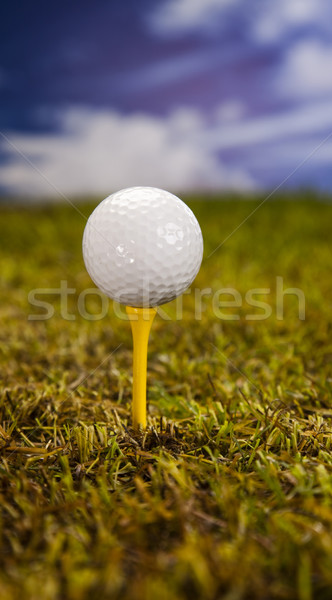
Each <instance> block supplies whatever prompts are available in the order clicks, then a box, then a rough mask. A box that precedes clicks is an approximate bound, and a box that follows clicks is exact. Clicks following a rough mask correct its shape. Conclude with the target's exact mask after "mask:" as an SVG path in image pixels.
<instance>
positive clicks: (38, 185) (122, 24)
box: [0, 0, 332, 197]
mask: <svg viewBox="0 0 332 600" xmlns="http://www.w3.org/2000/svg"><path fill="white" fill-rule="evenodd" d="M0 23H1V26H0V28H1V31H0V132H1V135H0V191H1V192H2V193H9V194H12V195H15V194H17V195H20V196H27V197H35V196H38V197H39V196H44V197H47V196H55V197H56V196H59V197H61V195H69V196H71V195H72V196H76V195H80V194H85V195H89V194H96V195H99V194H108V193H110V192H111V191H114V190H116V189H120V188H122V187H126V186H130V185H155V186H158V187H164V188H167V189H169V190H170V191H174V192H187V191H196V190H197V191H198V190H199V191H201V190H207V191H211V190H219V189H221V190H236V191H252V190H271V189H273V188H275V187H276V186H279V185H280V184H282V186H283V187H289V188H298V187H301V188H304V187H314V188H317V189H319V190H322V191H332V169H331V164H332V135H331V137H330V138H329V139H326V138H328V136H329V134H330V133H331V132H332V3H331V2H330V1H329V0H251V2H249V1H248V0H139V2H138V1H137V0H136V1H135V0H126V2H124V1H123V0H122V1H120V0H109V1H106V0H95V1H94V2H91V0H89V1H87V0H80V2H67V1H65V0H58V1H57V3H46V2H45V1H44V0H43V1H41V0H34V2H33V3H24V2H22V1H21V2H18V1H15V0H13V1H12V2H10V3H9V2H5V3H3V4H2V6H1V8H0ZM324 140H325V141H324ZM282 182H284V183H282Z"/></svg>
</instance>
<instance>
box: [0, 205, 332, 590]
mask: <svg viewBox="0 0 332 600" xmlns="http://www.w3.org/2000/svg"><path fill="white" fill-rule="evenodd" d="M191 206H192V208H193V210H194V212H195V213H196V215H197V217H198V219H199V221H200V223H201V226H202V230H203V235H204V241H205V260H204V262H203V265H202V269H201V271H200V273H199V275H198V277H197V279H196V282H195V286H192V293H191V294H189V295H185V296H184V297H183V307H182V319H176V318H175V317H176V303H175V302H173V303H171V304H169V305H167V306H165V307H163V311H164V310H165V311H166V314H167V315H168V316H169V320H165V318H162V317H161V316H159V317H158V316H157V317H156V319H155V322H154V325H153V330H152V335H151V339H150V346H149V350H150V354H149V392H148V396H149V397H148V409H149V410H148V414H149V417H148V418H149V428H148V430H147V431H146V433H141V434H136V433H135V432H133V431H132V429H131V424H130V401H131V359H132V355H131V333H130V327H129V323H128V322H126V321H125V320H122V319H120V318H117V317H116V316H115V315H114V311H113V308H112V305H111V304H110V307H109V311H108V315H107V316H105V318H103V319H99V320H98V319H97V320H94V321H93V320H87V319H85V318H83V317H82V316H81V315H80V314H79V310H78V306H79V302H80V301H79V296H80V294H81V292H82V291H83V290H85V289H86V288H88V287H91V285H92V284H91V281H90V279H89V277H88V275H87V273H86V271H85V269H84V265H83V262H82V256H81V248H80V245H81V236H82V232H83V228H84V223H85V221H84V219H83V218H82V216H81V215H80V214H79V213H77V212H75V211H74V210H73V209H72V208H71V207H68V206H51V207H46V208H45V207H44V208H42V207H40V208H38V207H35V208H33V209H30V210H29V209H25V208H19V207H16V208H10V207H3V208H2V209H1V221H0V223H1V225H0V239H1V244H2V248H3V260H2V266H1V272H0V275H1V280H2V287H1V306H0V316H1V321H2V326H1V333H0V339H1V379H2V382H1V403H0V410H1V420H0V423H1V429H0V447H1V464H0V485H1V488H0V489H1V493H0V502H1V512H2V516H1V521H0V553H1V557H2V568H1V572H0V597H1V600H14V599H16V598H18V597H21V598H24V600H40V599H42V600H67V599H68V600H83V599H85V598H87V599H95V598H96V599H103V600H104V599H105V600H106V599H108V598H112V599H113V598H114V599H118V598H119V599H121V600H141V599H144V600H171V599H172V600H185V599H187V598H188V599H189V598H195V599H198V600H199V599H202V600H203V599H204V600H219V599H222V598H223V599H225V600H255V599H260V600H273V599H298V600H316V599H330V598H331V595H332V453H331V443H332V423H331V417H332V405H331V390H332V368H331V362H332V341H331V337H332V336H331V333H332V321H331V308H332V307H331V298H332V295H331V292H332V289H331V288H332V281H331V220H332V205H331V204H324V203H320V202H318V201H315V199H314V198H310V197H303V198H302V199H301V201H300V200H299V199H297V200H296V201H294V202H291V201H288V202H287V201H286V200H284V199H280V200H279V201H278V202H269V203H266V204H265V205H264V206H262V207H261V208H259V210H257V212H256V213H255V214H254V215H252V217H251V218H250V219H248V220H247V221H246V222H245V223H244V224H243V225H242V226H241V227H240V228H239V229H238V230H237V231H236V232H235V233H234V235H232V236H231V237H228V236H229V235H230V234H231V232H232V231H233V230H234V229H235V228H236V227H237V226H238V225H239V223H241V222H242V221H243V220H244V219H245V218H246V216H247V215H248V214H249V213H250V212H251V211H252V210H253V209H254V208H255V207H257V206H258V201H254V200H253V201H241V200H233V201H224V202H221V203H219V202H216V201H205V202H204V201H199V200H196V201H193V202H192V203H191ZM79 208H80V210H81V211H82V213H84V214H85V215H88V214H89V213H90V211H91V209H92V205H89V204H82V205H80V207H79ZM226 238H228V239H227V241H226V242H225V243H224V244H223V245H222V246H221V247H220V248H219V249H218V250H217V251H216V252H214V253H213V254H212V255H211V256H210V257H209V255H210V254H211V252H213V250H214V249H215V248H216V247H217V246H218V245H219V244H220V243H221V242H222V241H223V240H225V239H226ZM277 277H279V278H280V277H282V278H283V287H284V289H286V288H294V287H297V288H300V289H301V290H302V291H303V293H304V295H305V300H306V306H305V319H304V320H301V319H299V315H298V302H297V299H296V297H295V296H291V295H286V296H285V297H284V315H283V318H280V312H279V313H277V305H278V303H279V305H280V297H279V298H278V293H279V292H278V291H277V286H278V285H280V283H279V284H278V283H277ZM61 281H67V282H68V287H70V288H72V289H73V290H74V291H73V292H72V293H70V295H68V298H67V306H64V305H62V308H61V305H60V301H59V297H58V295H57V294H54V292H52V289H51V288H59V286H60V282H61ZM278 281H279V282H280V279H279V280H278ZM63 285H64V284H63ZM194 287H197V288H198V289H204V288H211V291H210V292H206V295H205V298H204V309H203V310H202V311H201V314H198V315H197V317H199V318H197V319H194V318H193V317H194V313H195V293H194ZM222 287H223V288H229V287H232V288H236V289H237V290H238V292H239V293H240V295H241V298H242V299H244V301H243V304H242V306H241V308H240V309H235V308H223V313H224V317H225V315H226V316H227V315H228V317H229V316H230V315H231V316H232V315H233V316H234V315H235V314H236V310H237V311H239V314H240V318H239V319H238V320H230V319H229V318H227V319H226V318H221V314H220V310H221V308H220V306H219V305H218V295H216V292H218V290H220V288H222ZM38 288H50V290H49V293H48V295H46V296H44V297H43V298H42V297H41V296H40V295H38V294H37V295H36V298H38V299H39V300H40V299H43V300H47V301H48V302H50V303H51V306H52V307H53V309H54V315H53V316H52V318H50V319H48V320H42V321H41V320H34V319H33V316H36V315H37V314H38V313H42V312H43V311H44V310H45V309H44V308H42V307H40V306H39V307H36V306H32V305H31V302H29V298H30V299H31V294H30V296H29V292H30V291H31V290H33V289H38ZM252 288H269V289H270V293H269V294H268V293H265V294H262V295H261V297H260V298H259V299H260V300H261V301H265V302H267V301H268V302H269V305H270V306H271V311H272V312H271V316H270V317H269V318H268V319H265V320H253V319H252V318H248V315H253V314H254V315H256V317H257V315H260V314H262V308H259V307H256V308H253V307H251V306H249V305H248V302H246V300H245V296H246V293H247V291H248V290H249V289H252ZM213 297H214V298H215V300H214V304H213ZM81 298H82V297H81ZM229 298H230V297H228V299H229ZM247 299H248V297H247ZM256 299H257V297H256ZM85 308H86V310H87V311H89V313H90V314H95V315H98V313H99V312H100V299H98V298H96V297H93V296H90V297H87V298H86V304H85ZM53 309H52V310H53ZM196 310H197V308H196ZM279 311H280V308H279ZM61 312H62V315H61ZM162 314H163V316H164V317H165V314H164V313H162ZM29 315H30V317H29ZM277 316H279V318H277Z"/></svg>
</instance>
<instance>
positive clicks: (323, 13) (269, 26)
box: [252, 0, 332, 43]
mask: <svg viewBox="0 0 332 600" xmlns="http://www.w3.org/2000/svg"><path fill="white" fill-rule="evenodd" d="M331 16H332V14H331V6H330V3H329V0H278V1H277V2H276V1H275V0H272V1H270V2H263V3H260V4H259V6H257V7H256V12H255V18H254V19H253V21H252V33H253V35H254V38H255V39H256V40H258V41H260V42H267V43H271V42H278V41H280V40H281V39H282V38H283V37H284V36H285V35H288V34H289V33H292V32H294V31H296V30H299V29H301V28H305V27H307V26H309V27H310V28H311V29H312V28H313V27H315V26H316V27H319V28H320V29H322V30H326V29H327V30H329V29H330V28H331V23H330V19H331Z"/></svg>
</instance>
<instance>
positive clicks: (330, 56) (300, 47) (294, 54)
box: [275, 39, 332, 110]
mask: <svg viewBox="0 0 332 600" xmlns="http://www.w3.org/2000/svg"><path fill="white" fill-rule="evenodd" d="M275 89H276V91H277V92H278V94H279V95H281V96H292V97H296V98H298V97H300V98H301V97H303V96H304V97H312V96H321V97H322V96H324V95H327V94H328V95H331V94H332V46H326V45H324V44H322V43H321V42H319V41H316V40H314V39H309V40H302V41H300V42H298V43H297V44H296V45H294V46H291V47H290V48H289V50H288V52H287V55H286V60H285V62H284V63H283V64H282V65H281V67H280V70H279V75H278V76H277V78H276V81H275ZM331 110H332V107H331Z"/></svg>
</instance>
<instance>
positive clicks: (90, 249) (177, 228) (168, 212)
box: [83, 187, 203, 307]
mask: <svg viewBox="0 0 332 600" xmlns="http://www.w3.org/2000/svg"><path fill="white" fill-rule="evenodd" d="M202 256H203V238H202V232H201V229H200V226H199V224H198V221H197V219H196V217H195V215H194V214H193V212H192V211H191V210H190V208H189V207H188V206H187V205H186V204H185V203H184V202H182V200H180V199H179V198H177V196H174V195H173V194H171V193H169V192H166V191H165V190H160V189H157V188H153V187H132V188H127V189H124V190H120V191H119V192H116V193H114V194H111V195H110V196H108V197H107V198H105V200H103V201H102V202H101V203H100V204H99V205H98V206H97V208H96V209H95V210H94V211H93V213H92V214H91V215H90V217H89V219H88V222H87V224H86V227H85V230H84V235H83V257H84V262H85V265H86V268H87V271H88V273H89V275H90V277H91V279H92V280H93V281H94V283H95V284H96V285H97V286H98V288H100V289H101V290H102V291H103V292H104V293H105V294H106V295H107V296H109V297H110V298H113V299H114V300H116V301H117V302H120V303H121V304H125V305H127V306H134V307H145V306H158V305H160V304H164V303H165V302H169V301H170V300H173V299H174V298H176V297H177V296H179V295H180V294H182V293H183V292H184V291H185V290H186V289H187V288H188V287H189V286H190V284H191V283H192V281H193V280H194V278H195V277H196V275H197V273H198V271H199V268H200V265H201V262H202Z"/></svg>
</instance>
